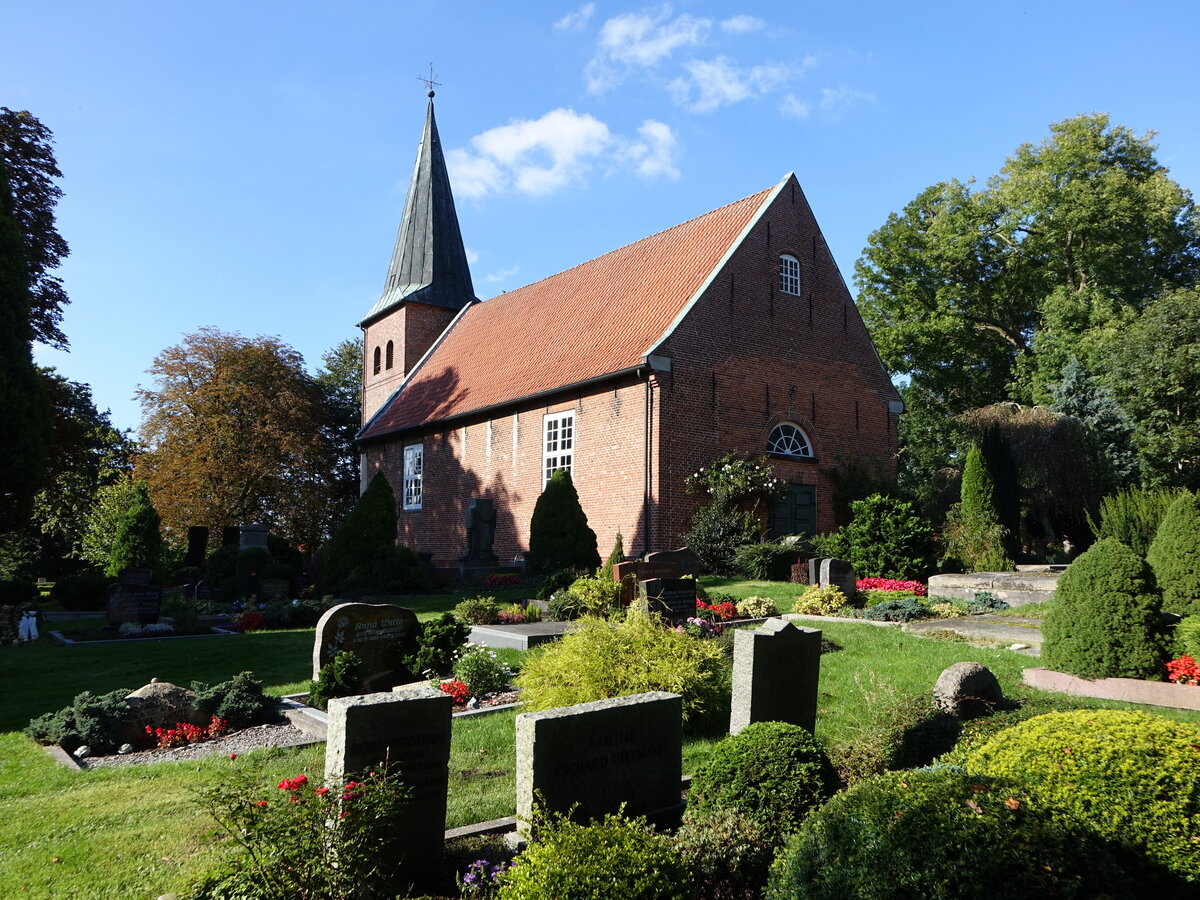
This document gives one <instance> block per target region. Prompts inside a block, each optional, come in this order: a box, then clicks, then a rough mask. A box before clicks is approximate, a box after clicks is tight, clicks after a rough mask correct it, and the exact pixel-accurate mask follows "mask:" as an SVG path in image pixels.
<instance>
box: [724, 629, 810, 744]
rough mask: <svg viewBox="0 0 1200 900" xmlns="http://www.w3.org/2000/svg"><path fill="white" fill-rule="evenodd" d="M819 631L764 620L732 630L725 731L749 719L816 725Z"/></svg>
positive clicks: (736, 728)
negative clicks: (729, 701) (730, 688)
mask: <svg viewBox="0 0 1200 900" xmlns="http://www.w3.org/2000/svg"><path fill="white" fill-rule="evenodd" d="M820 675H821V632H820V631H818V630H817V629H815V628H797V627H796V626H795V625H793V624H792V623H790V622H785V621H784V620H783V619H770V620H768V621H767V622H764V623H763V624H762V625H760V626H758V627H757V628H755V629H754V630H753V631H751V630H748V629H740V630H738V631H736V632H734V635H733V701H732V706H731V710H730V713H729V733H730V734H737V733H738V732H739V731H741V730H742V729H743V728H745V727H746V726H747V725H749V724H751V723H753V722H790V723H791V724H793V725H799V726H800V727H801V728H806V729H808V730H809V731H810V732H811V731H813V730H814V729H815V728H816V724H817V684H818V682H819V679H820Z"/></svg>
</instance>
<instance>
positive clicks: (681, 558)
mask: <svg viewBox="0 0 1200 900" xmlns="http://www.w3.org/2000/svg"><path fill="white" fill-rule="evenodd" d="M646 562H648V563H671V564H672V565H673V566H675V574H676V575H677V576H680V577H682V576H684V575H691V576H692V577H693V578H699V577H700V557H698V556H697V555H696V551H695V550H692V549H689V548H688V547H680V548H679V549H678V550H657V551H655V552H654V553H647V554H646Z"/></svg>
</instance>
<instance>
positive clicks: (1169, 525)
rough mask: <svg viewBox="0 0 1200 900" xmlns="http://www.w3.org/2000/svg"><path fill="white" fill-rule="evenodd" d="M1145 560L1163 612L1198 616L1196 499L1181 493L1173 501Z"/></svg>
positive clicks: (1199, 517) (1199, 510) (1199, 520)
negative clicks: (1151, 573)
mask: <svg viewBox="0 0 1200 900" xmlns="http://www.w3.org/2000/svg"><path fill="white" fill-rule="evenodd" d="M1146 560H1147V562H1149V563H1150V567H1151V568H1152V569H1153V570H1154V577H1155V579H1156V580H1157V581H1158V586H1159V588H1161V589H1162V595H1163V607H1164V608H1165V609H1166V610H1168V611H1169V612H1173V613H1178V614H1179V615H1181V616H1191V615H1196V614H1197V613H1200V496H1197V495H1196V494H1193V493H1191V492H1187V491H1185V492H1184V493H1182V494H1180V495H1179V496H1178V497H1177V498H1176V499H1175V501H1174V502H1173V503H1172V504H1171V506H1170V508H1168V509H1167V514H1166V515H1165V516H1164V517H1163V520H1162V523H1161V524H1160V525H1159V526H1158V533H1157V534H1155V536H1154V542H1153V543H1152V544H1151V545H1150V551H1149V552H1148V553H1147V554H1146Z"/></svg>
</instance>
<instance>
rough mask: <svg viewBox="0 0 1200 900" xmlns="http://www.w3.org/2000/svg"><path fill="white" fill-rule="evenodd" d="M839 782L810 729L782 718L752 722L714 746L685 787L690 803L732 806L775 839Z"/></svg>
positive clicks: (700, 808) (701, 807)
mask: <svg viewBox="0 0 1200 900" xmlns="http://www.w3.org/2000/svg"><path fill="white" fill-rule="evenodd" d="M837 786H838V777H837V771H836V770H835V769H834V768H833V764H832V763H831V762H830V761H829V757H828V756H827V755H826V754H825V751H824V750H823V749H822V747H821V745H820V744H818V743H817V742H816V740H814V739H813V736H812V735H811V734H809V733H808V732H807V731H805V730H804V729H803V728H801V727H799V726H798V725H790V724H787V723H785V722H755V723H753V724H751V725H747V726H746V727H745V728H744V729H742V730H741V731H740V732H738V733H737V734H735V735H730V736H729V737H727V738H725V739H724V740H722V741H721V742H720V743H719V744H717V746H716V747H714V748H713V751H712V753H711V754H710V756H709V757H708V759H707V761H706V762H705V763H704V765H703V767H702V768H701V769H700V770H699V771H698V772H697V773H696V777H695V779H694V780H693V782H692V787H691V789H690V790H689V791H688V809H689V810H691V811H692V812H693V813H694V814H703V813H714V812H717V811H719V810H735V811H736V812H738V813H741V814H742V815H743V816H745V817H746V818H747V819H750V820H751V821H753V822H754V823H755V824H757V825H758V826H759V827H760V828H761V829H762V830H763V833H764V835H765V836H766V837H767V838H768V839H769V840H771V841H773V842H776V843H778V842H781V841H782V840H783V839H784V838H785V837H786V836H787V835H788V834H790V833H791V832H793V831H795V830H796V828H797V827H798V826H799V825H800V822H801V821H803V819H804V817H805V816H806V815H807V814H808V812H809V811H810V810H812V809H813V808H815V807H817V806H820V805H821V803H823V802H824V801H826V800H828V799H829V798H830V797H832V796H833V794H834V792H835V791H836V790H837Z"/></svg>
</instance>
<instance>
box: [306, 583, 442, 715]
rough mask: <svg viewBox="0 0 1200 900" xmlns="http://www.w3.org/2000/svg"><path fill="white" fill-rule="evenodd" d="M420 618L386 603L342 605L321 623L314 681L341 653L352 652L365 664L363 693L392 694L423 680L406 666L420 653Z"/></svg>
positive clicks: (334, 608)
mask: <svg viewBox="0 0 1200 900" xmlns="http://www.w3.org/2000/svg"><path fill="white" fill-rule="evenodd" d="M416 633H417V616H416V614H415V613H414V612H413V611H412V610H411V609H405V608H404V607H402V606H391V605H389V604H383V603H339V604H338V605H337V606H334V607H331V608H329V609H328V610H326V611H325V614H324V615H323V616H321V618H320V620H319V621H318V622H317V628H316V636H315V638H314V640H313V660H312V662H313V668H312V672H313V674H312V677H313V678H314V679H316V678H318V677H319V676H320V673H321V667H322V666H324V665H326V664H328V663H331V662H333V659H334V657H335V656H337V654H338V652H339V651H342V650H351V651H353V652H354V653H356V654H358V658H359V659H360V660H361V661H362V665H361V668H360V670H359V671H360V674H361V681H360V683H359V688H360V690H361V692H362V693H364V694H366V693H370V692H372V691H382V690H391V688H393V687H395V686H396V685H398V684H406V683H408V682H410V681H418V680H420V677H419V673H413V672H410V671H409V670H408V668H407V667H405V665H404V657H405V656H406V655H408V654H409V653H412V652H413V651H414V650H415V649H416Z"/></svg>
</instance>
